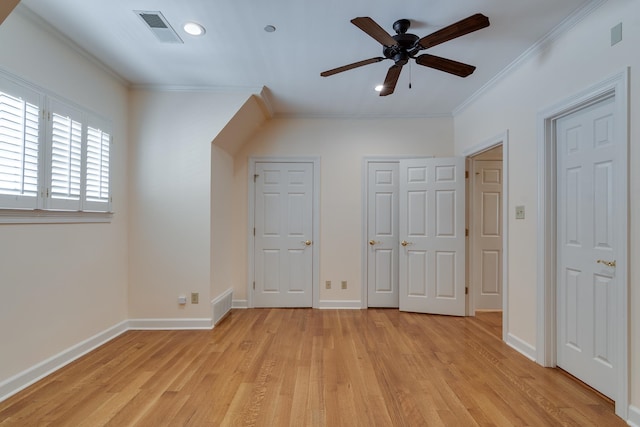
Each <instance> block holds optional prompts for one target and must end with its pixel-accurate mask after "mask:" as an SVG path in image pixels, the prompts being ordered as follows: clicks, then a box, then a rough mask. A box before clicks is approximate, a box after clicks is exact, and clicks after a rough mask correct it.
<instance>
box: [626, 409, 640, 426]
mask: <svg viewBox="0 0 640 427" xmlns="http://www.w3.org/2000/svg"><path fill="white" fill-rule="evenodd" d="M627 424H629V425H630V426H632V427H640V408H638V407H637V406H633V405H629V419H628V420H627Z"/></svg>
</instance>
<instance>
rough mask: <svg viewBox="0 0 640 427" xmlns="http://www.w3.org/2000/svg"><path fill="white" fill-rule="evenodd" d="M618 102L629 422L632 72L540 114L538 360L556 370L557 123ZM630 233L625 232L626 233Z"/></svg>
mask: <svg viewBox="0 0 640 427" xmlns="http://www.w3.org/2000/svg"><path fill="white" fill-rule="evenodd" d="M610 96H613V97H614V109H615V115H616V116H615V117H616V120H615V130H614V132H615V134H616V135H618V138H620V143H621V146H620V154H619V156H620V158H621V159H626V160H627V161H626V162H624V161H622V162H620V169H619V172H620V176H621V177H623V179H621V180H620V182H619V183H616V184H614V185H615V186H616V188H617V189H618V190H619V192H620V194H622V195H624V196H623V197H622V200H621V201H620V202H619V203H618V204H617V205H616V211H618V213H619V215H621V216H622V218H623V220H622V221H621V223H620V224H619V225H618V226H619V227H620V228H621V229H620V230H617V232H618V234H619V235H621V236H623V238H624V239H625V240H624V241H623V242H620V253H619V254H618V256H617V263H618V267H617V268H616V277H617V279H618V280H619V283H620V289H619V290H620V292H618V295H617V301H616V319H615V321H616V327H615V328H614V330H615V331H616V333H617V334H618V335H617V337H616V341H617V342H618V346H619V347H618V349H617V353H618V355H617V357H618V360H616V366H617V367H618V369H617V378H616V398H615V399H614V400H615V404H616V405H615V407H616V409H615V411H616V415H618V416H619V417H621V418H622V419H626V418H627V412H628V410H629V353H628V352H629V341H628V340H629V334H628V330H629V326H628V322H629V315H628V310H629V308H628V303H627V301H628V297H629V283H628V271H629V270H628V269H629V255H628V245H629V239H628V233H627V232H628V230H629V229H630V227H629V214H628V199H629V174H628V161H629V160H628V159H629V155H628V154H629V126H628V120H629V69H628V68H627V69H625V70H623V71H622V72H619V73H616V74H614V75H612V76H610V77H608V78H607V79H605V80H603V81H602V82H600V83H597V84H595V85H593V86H591V87H589V88H587V89H585V90H584V91H582V92H580V93H578V94H576V95H574V96H572V97H569V98H567V99H565V100H563V101H561V102H559V103H557V104H555V105H553V106H551V107H548V108H545V109H544V110H542V111H541V112H539V113H538V117H537V126H538V233H537V235H538V241H537V259H538V274H537V277H538V280H537V317H538V321H537V337H538V338H537V357H536V361H537V362H538V363H539V364H541V365H543V366H548V367H555V366H556V351H557V350H556V345H557V343H556V261H555V260H556V230H557V229H556V208H557V207H556V185H557V177H556V142H555V136H554V127H555V121H556V120H557V119H558V118H560V117H562V116H564V115H566V114H570V113H572V112H574V111H578V110H580V109H582V108H584V107H585V106H588V105H591V104H593V103H595V102H597V101H599V100H602V99H604V98H607V97H610ZM625 231H626V232H625Z"/></svg>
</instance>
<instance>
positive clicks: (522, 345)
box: [504, 334, 536, 362]
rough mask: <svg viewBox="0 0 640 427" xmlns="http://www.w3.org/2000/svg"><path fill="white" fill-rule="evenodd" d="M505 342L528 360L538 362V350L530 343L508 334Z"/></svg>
mask: <svg viewBox="0 0 640 427" xmlns="http://www.w3.org/2000/svg"><path fill="white" fill-rule="evenodd" d="M504 341H505V342H506V343H507V345H508V346H509V347H511V348H512V349H514V350H515V351H517V352H518V353H520V354H522V355H523V356H524V357H526V358H527V359H529V360H531V361H532V362H535V361H536V348H535V347H534V346H532V345H531V344H529V343H528V342H526V341H523V340H521V339H520V338H518V337H516V336H515V335H512V334H506V339H505V340H504Z"/></svg>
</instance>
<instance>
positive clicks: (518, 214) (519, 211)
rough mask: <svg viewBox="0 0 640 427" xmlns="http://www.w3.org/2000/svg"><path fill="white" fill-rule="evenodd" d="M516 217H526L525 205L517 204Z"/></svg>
mask: <svg viewBox="0 0 640 427" xmlns="http://www.w3.org/2000/svg"><path fill="white" fill-rule="evenodd" d="M516 219H524V206H516Z"/></svg>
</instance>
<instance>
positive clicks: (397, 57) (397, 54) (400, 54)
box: [382, 25, 420, 65]
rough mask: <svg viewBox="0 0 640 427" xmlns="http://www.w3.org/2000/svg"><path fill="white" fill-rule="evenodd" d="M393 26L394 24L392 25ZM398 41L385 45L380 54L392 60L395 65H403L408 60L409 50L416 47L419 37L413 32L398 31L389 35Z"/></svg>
mask: <svg viewBox="0 0 640 427" xmlns="http://www.w3.org/2000/svg"><path fill="white" fill-rule="evenodd" d="M394 27H395V25H394ZM391 37H393V39H394V40H395V41H396V42H397V43H398V44H397V45H395V46H385V47H384V48H383V49H382V54H383V55H384V56H385V58H388V59H391V60H393V61H394V62H395V63H396V64H397V65H404V64H406V63H407V62H408V61H409V58H410V57H411V55H410V54H409V51H410V50H412V49H413V48H415V47H416V44H417V43H418V40H419V39H420V38H419V37H418V36H416V35H415V34H407V33H400V34H396V35H395V36H391Z"/></svg>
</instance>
